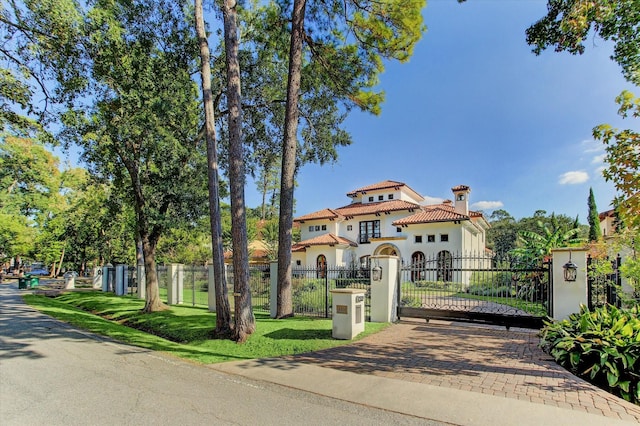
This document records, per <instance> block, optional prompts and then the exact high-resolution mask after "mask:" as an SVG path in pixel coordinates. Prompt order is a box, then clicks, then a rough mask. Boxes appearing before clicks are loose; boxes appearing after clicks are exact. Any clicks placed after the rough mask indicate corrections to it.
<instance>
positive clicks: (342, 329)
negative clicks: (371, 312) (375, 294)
mask: <svg viewBox="0 0 640 426" xmlns="http://www.w3.org/2000/svg"><path fill="white" fill-rule="evenodd" d="M366 292H367V291H366V290H362V289H359V288H337V289H335V290H331V296H332V298H333V303H332V312H333V315H332V316H333V333H332V337H333V338H334V339H346V340H351V339H353V338H354V337H356V336H357V335H358V334H360V333H362V332H363V331H364V310H365V307H364V295H365V293H366Z"/></svg>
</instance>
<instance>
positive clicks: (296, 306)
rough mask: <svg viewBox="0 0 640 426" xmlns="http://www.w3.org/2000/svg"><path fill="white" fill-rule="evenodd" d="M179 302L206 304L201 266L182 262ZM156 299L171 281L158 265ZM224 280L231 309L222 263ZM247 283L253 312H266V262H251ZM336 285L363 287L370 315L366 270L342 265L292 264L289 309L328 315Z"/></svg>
mask: <svg viewBox="0 0 640 426" xmlns="http://www.w3.org/2000/svg"><path fill="white" fill-rule="evenodd" d="M125 271H126V274H127V277H126V279H127V282H128V285H127V288H126V293H127V294H129V295H135V294H137V291H138V285H144V283H139V282H138V277H137V270H136V268H134V267H128V268H125ZM182 271H183V272H182V284H183V293H182V298H181V299H182V303H183V304H185V305H191V306H203V307H204V306H208V302H209V300H208V294H209V282H210V281H209V269H208V267H205V266H198V265H184V266H183V268H182ZM156 272H157V276H158V288H159V293H160V298H161V299H162V300H164V301H165V302H167V295H168V290H167V288H168V286H169V283H170V280H171V277H170V276H169V267H168V266H166V265H159V266H157V269H156ZM108 274H109V279H108V283H109V287H108V291H115V267H110V268H108ZM225 279H226V283H227V291H228V294H229V303H230V305H231V309H233V308H234V305H233V304H234V298H233V297H232V295H233V268H232V266H231V265H226V268H225ZM249 285H250V287H251V302H252V305H253V310H254V311H258V312H260V311H262V312H269V308H270V294H271V283H270V265H268V264H252V265H250V267H249ZM337 288H360V289H364V290H366V294H365V308H366V311H365V317H366V318H367V319H369V318H370V308H371V292H370V281H369V270H368V269H362V268H357V267H354V268H349V267H344V266H329V267H323V268H316V267H296V268H294V270H293V274H292V298H293V310H294V313H295V314H296V315H303V316H312V317H321V318H330V317H331V306H332V298H331V290H333V289H337Z"/></svg>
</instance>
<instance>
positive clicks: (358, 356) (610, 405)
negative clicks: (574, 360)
mask: <svg viewBox="0 0 640 426" xmlns="http://www.w3.org/2000/svg"><path fill="white" fill-rule="evenodd" d="M538 342H539V338H538V337H537V331H531V330H526V329H511V330H505V329H504V328H503V327H492V326H479V325H467V324H460V323H449V322H445V321H431V322H430V323H425V322H424V321H421V322H413V321H411V322H409V321H404V322H400V323H398V324H394V325H392V326H390V327H389V328H387V329H385V330H383V331H382V332H380V333H377V334H375V335H372V336H369V337H366V338H364V339H362V340H360V341H358V342H356V343H353V344H350V345H345V346H341V347H336V348H332V349H327V350H324V351H319V352H314V353H308V354H302V355H296V356H292V357H290V359H293V360H295V361H297V362H302V363H305V362H308V363H313V364H314V365H317V366H321V367H327V368H333V369H337V370H344V371H349V372H353V373H360V374H372V375H376V376H383V377H388V378H393V379H399V380H406V381H411V382H419V383H425V384H429V385H433V386H442V387H448V388H453V389H460V390H465V391H471V392H480V393H485V394H489V395H494V396H499V397H504V398H515V399H520V400H524V401H530V402H533V403H539V404H546V405H551V406H557V407H560V408H565V409H572V410H579V411H585V412H589V413H594V414H598V415H602V416H605V417H612V418H617V419H622V420H626V421H632V422H637V423H639V424H640V407H639V406H636V405H634V404H631V403H629V402H626V401H624V400H622V399H620V398H618V397H615V396H613V395H611V394H609V393H608V392H605V391H604V390H601V389H599V388H597V387H595V386H593V385H591V384H589V383H588V382H585V381H584V380H582V379H580V378H578V377H576V376H574V375H572V374H571V373H569V372H568V371H566V370H565V369H564V368H562V367H560V366H559V365H557V364H556V363H555V362H554V361H553V359H552V358H551V357H549V356H548V355H547V354H545V353H544V352H543V351H542V350H541V349H539V348H538V346H537V345H538Z"/></svg>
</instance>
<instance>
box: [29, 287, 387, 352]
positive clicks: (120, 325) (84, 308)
mask: <svg viewBox="0 0 640 426" xmlns="http://www.w3.org/2000/svg"><path fill="white" fill-rule="evenodd" d="M24 300H25V302H26V303H28V304H29V305H31V306H33V307H34V308H36V309H38V310H40V311H41V312H43V313H45V314H47V315H50V316H52V317H55V318H58V319H60V320H62V321H65V322H67V323H70V324H72V325H74V326H76V327H78V328H81V329H84V330H87V331H90V332H92V333H96V334H100V335H103V336H108V337H111V338H113V339H116V340H119V341H121V342H124V343H128V344H131V345H135V346H140V347H143V348H148V349H151V350H155V351H163V352H168V353H171V354H173V355H175V356H178V357H181V358H185V359H189V360H193V361H197V362H201V363H204V364H213V363H217V362H224V361H234V360H242V359H254V358H269V357H277V356H283V355H291V354H297V353H304V352H311V351H317V350H320V349H326V348H330V347H334V346H339V345H343V344H346V343H349V341H344V340H335V339H333V338H332V337H331V331H332V321H331V320H327V319H315V318H314V319H311V318H304V317H294V318H288V319H284V320H274V319H271V318H269V316H268V315H267V314H263V313H255V314H254V315H255V317H256V332H255V333H254V334H252V335H251V337H250V338H249V340H248V341H247V342H245V343H243V344H236V343H234V342H232V341H229V340H218V339H212V338H211V332H212V329H213V328H214V327H215V318H216V317H215V313H211V312H209V311H208V310H207V309H206V308H198V307H182V306H172V307H171V309H170V310H168V311H165V312H158V313H153V314H142V313H140V310H141V309H142V308H143V307H144V301H143V300H140V299H137V298H133V297H117V296H114V295H113V294H110V293H102V292H98V291H96V292H71V293H66V294H62V295H61V296H58V297H56V298H48V297H45V296H35V295H31V294H27V295H24ZM386 326H387V324H383V323H366V324H365V332H364V333H362V334H360V335H359V336H358V339H359V338H362V337H364V336H367V335H369V334H372V333H375V332H377V331H380V330H381V329H383V328H385V327H386ZM142 330H145V331H147V332H145V331H142Z"/></svg>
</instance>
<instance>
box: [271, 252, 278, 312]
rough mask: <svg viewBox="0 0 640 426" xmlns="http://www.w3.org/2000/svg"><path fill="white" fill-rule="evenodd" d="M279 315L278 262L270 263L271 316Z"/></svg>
mask: <svg viewBox="0 0 640 426" xmlns="http://www.w3.org/2000/svg"><path fill="white" fill-rule="evenodd" d="M277 314H278V262H269V315H270V316H271V318H275V317H276V315H277Z"/></svg>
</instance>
